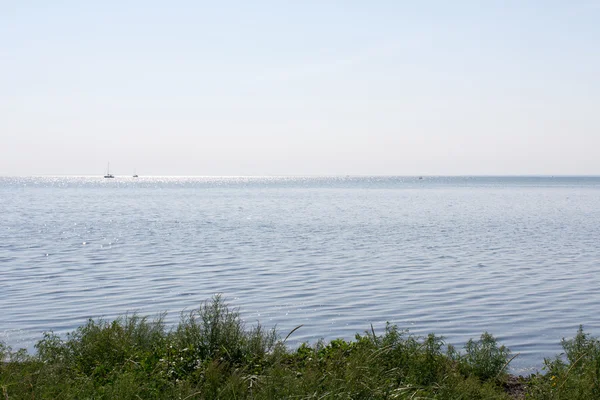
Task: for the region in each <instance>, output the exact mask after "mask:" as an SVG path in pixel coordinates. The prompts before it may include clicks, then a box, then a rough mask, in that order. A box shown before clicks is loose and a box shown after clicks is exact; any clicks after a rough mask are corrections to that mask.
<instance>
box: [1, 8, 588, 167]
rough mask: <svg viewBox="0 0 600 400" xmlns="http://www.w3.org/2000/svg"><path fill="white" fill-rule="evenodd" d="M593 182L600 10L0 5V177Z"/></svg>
mask: <svg viewBox="0 0 600 400" xmlns="http://www.w3.org/2000/svg"><path fill="white" fill-rule="evenodd" d="M108 161H110V163H111V169H112V172H114V173H115V174H116V175H119V174H123V175H130V174H131V173H132V172H133V170H134V168H136V169H137V172H138V173H139V174H140V175H327V174H335V175H346V174H361V175H362V174H369V175H371V174H376V175H430V174H436V175H461V174H477V175H485V174H509V175H512V174H600V0H587V1H585V0H573V1H564V0H560V1H553V0H544V1H542V0H540V1H533V0H532V1H526V0H512V1H511V0H502V1H500V0H498V1H481V0H477V1H461V0H456V1H447V0H443V1H422V0H418V1H416V0H411V1H401V0H389V1H383V0H382V1H376V0H374V1H364V0H361V1H352V0H345V1H341V0H340V1H332V0H329V1H328V0H302V1H290V0H278V1H261V0H253V1H248V0H239V1H235V0H230V1H227V0H225V1H210V2H209V1H191V0H190V1H169V2H167V1H151V0H150V1H149V0H144V1H141V0H140V1H127V0H119V1H116V0H114V1H113V0H103V1H80V0H54V1H46V0H38V1H35V0H0V175H30V174H95V175H100V174H102V173H103V172H104V170H105V168H106V163H107V162H108Z"/></svg>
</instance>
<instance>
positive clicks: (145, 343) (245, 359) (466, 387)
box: [0, 297, 600, 400]
mask: <svg viewBox="0 0 600 400" xmlns="http://www.w3.org/2000/svg"><path fill="white" fill-rule="evenodd" d="M290 334H293V332H291V333H290ZM288 336H289V335H288ZM286 340H287V337H280V336H278V334H277V332H275V331H274V330H267V329H264V328H263V327H262V326H260V325H258V326H252V327H247V326H245V325H244V323H243V322H242V321H241V320H240V318H239V315H238V313H237V311H236V310H232V309H230V308H229V307H228V306H227V305H226V304H224V303H223V301H222V299H221V298H220V297H215V298H214V299H212V300H211V301H207V302H206V303H204V304H202V305H201V306H200V307H199V308H198V309H197V310H194V311H191V312H189V313H186V314H183V315H182V318H181V321H180V323H179V324H178V325H177V326H176V327H174V328H172V329H167V328H166V327H165V325H164V323H163V321H162V320H161V319H160V318H159V319H158V320H152V321H151V320H148V319H146V318H142V317H139V316H136V315H133V316H126V317H123V318H121V319H118V320H115V321H88V323H87V324H86V325H84V326H82V327H80V328H79V329H77V330H76V331H74V332H73V333H71V334H69V335H68V336H67V337H66V338H60V337H58V336H56V335H53V334H46V335H45V336H44V338H43V339H42V340H40V341H39V342H38V343H37V344H36V346H35V347H36V349H37V352H36V353H35V354H33V355H30V354H27V352H25V351H24V350H20V351H12V350H11V349H10V348H8V347H6V346H4V345H1V344H0V353H1V354H0V356H1V357H2V359H3V360H5V361H4V362H2V363H1V364H0V396H1V397H0V399H3V400H7V399H182V400H183V399H514V398H527V399H586V400H587V399H600V343H599V342H598V341H597V340H596V339H594V338H591V337H589V336H588V335H587V334H585V333H584V332H583V330H582V329H580V330H579V332H577V334H576V336H575V338H573V339H571V340H563V348H564V350H565V357H563V358H556V359H552V360H550V359H547V360H545V370H544V374H539V375H534V376H531V377H528V378H516V377H513V376H510V375H508V374H507V372H506V369H507V367H508V365H509V363H510V361H511V359H512V357H513V355H511V353H510V351H509V350H508V349H506V348H505V347H504V346H501V345H499V344H498V343H497V342H496V340H495V339H494V337H493V336H492V335H490V334H488V333H484V334H483V335H481V337H480V338H479V339H477V340H470V341H469V342H468V343H466V345H465V346H464V348H462V349H455V348H454V347H452V346H445V345H444V342H443V340H442V338H441V337H439V336H435V335H429V336H427V337H416V336H413V335H410V334H409V333H408V332H405V331H401V330H399V329H398V328H397V327H395V326H391V325H388V326H387V327H386V329H385V331H384V332H382V333H381V334H377V333H376V332H375V331H374V330H373V329H371V330H369V331H367V332H365V333H364V334H362V335H361V334H357V335H356V337H355V339H354V340H353V341H345V340H341V339H338V340H333V341H331V342H328V343H325V342H318V343H316V344H313V345H308V344H304V345H302V346H300V347H299V348H297V349H289V348H288V347H286V345H285V342H286Z"/></svg>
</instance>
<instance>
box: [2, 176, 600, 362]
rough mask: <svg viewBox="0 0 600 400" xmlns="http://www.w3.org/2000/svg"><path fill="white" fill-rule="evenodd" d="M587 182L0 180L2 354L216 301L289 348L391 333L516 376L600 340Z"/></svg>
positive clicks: (596, 203) (592, 195)
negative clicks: (492, 359)
mask: <svg viewBox="0 0 600 400" xmlns="http://www.w3.org/2000/svg"><path fill="white" fill-rule="evenodd" d="M598 243H600V178H598V177H560V178H553V177H520V178H512V177H506V178H504V177H488V178H485V177H452V178H444V177H425V178H424V179H418V178H416V177H339V178H328V177H319V178H300V177H294V178H266V177H252V178H247V177H226V178H215V177H210V178H195V177H194V178H191V177H190V178H188V177H177V178H174V177H165V178H162V177H153V178H143V177H142V178H138V179H134V178H127V177H122V178H121V177H117V178H116V179H103V178H97V177H43V178H41V177H29V178H10V177H4V178H0V271H1V275H0V340H3V341H5V342H6V343H8V344H10V345H12V346H13V347H26V348H29V349H32V348H33V344H34V343H35V341H37V340H39V339H40V338H41V337H42V332H44V331H47V330H54V331H55V332H57V333H60V334H65V333H66V332H69V331H71V330H73V329H75V328H76V327H77V326H79V325H81V324H83V323H85V321H86V320H87V319H88V318H96V317H105V318H114V317H117V316H118V315H121V314H124V313H126V312H128V311H129V312H131V311H138V312H139V313H141V314H144V315H150V316H152V315H155V314H156V313H158V312H162V311H167V312H168V317H167V320H168V321H169V322H170V323H175V322H176V321H177V320H178V318H179V312H180V311H182V310H183V309H191V308H194V307H197V306H198V305H199V304H200V302H202V301H203V300H205V299H208V298H210V297H211V296H212V295H213V294H215V293H223V295H224V296H225V297H226V298H227V299H228V301H229V303H230V304H232V305H234V306H239V307H240V311H241V313H242V316H243V318H244V319H245V320H246V321H247V322H248V323H249V324H252V323H254V322H255V321H257V320H260V321H261V323H262V324H263V325H266V326H268V327H270V326H273V325H277V327H278V328H279V330H280V332H282V334H283V335H285V334H286V333H287V332H288V331H289V330H291V329H292V328H294V327H295V326H297V325H299V324H304V327H302V328H301V329H299V330H298V331H296V332H295V333H294V336H293V338H294V339H295V340H296V343H298V342H301V341H315V340H317V339H319V338H321V337H322V338H325V339H333V338H336V337H344V338H348V339H350V338H352V337H353V336H354V334H355V333H356V332H363V331H364V330H366V329H370V324H373V327H374V328H375V330H376V331H379V332H381V331H382V330H383V328H384V326H385V323H386V321H389V322H391V323H394V324H397V325H399V326H400V327H402V328H408V329H410V330H411V331H412V332H414V333H417V334H426V333H429V332H435V333H436V334H441V335H444V336H445V337H446V340H447V342H449V343H454V344H458V345H462V344H464V342H466V341H467V340H468V339H469V338H471V337H478V336H479V335H480V334H481V333H482V332H483V331H490V332H492V333H493V334H494V335H496V336H497V337H498V338H499V339H500V341H501V342H502V343H504V344H506V345H507V346H508V347H509V348H511V350H512V351H513V352H514V353H520V356H519V357H517V359H515V361H513V369H515V370H518V371H527V370H530V369H533V368H537V367H539V366H540V365H541V361H542V358H543V357H544V356H552V355H554V354H557V353H559V352H560V339H561V338H562V337H563V336H567V337H571V336H573V335H574V334H575V332H576V329H577V327H578V325H579V324H583V325H584V328H586V330H588V331H590V332H591V333H593V334H596V335H598V334H600V317H599V314H598V310H599V309H600V293H599V288H600V273H599V272H600V247H599V246H598Z"/></svg>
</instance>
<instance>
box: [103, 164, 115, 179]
mask: <svg viewBox="0 0 600 400" xmlns="http://www.w3.org/2000/svg"><path fill="white" fill-rule="evenodd" d="M104 177H105V178H114V177H115V176H114V175H113V174H111V173H110V163H108V166H107V167H106V175H104Z"/></svg>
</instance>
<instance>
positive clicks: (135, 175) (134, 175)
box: [133, 170, 138, 178]
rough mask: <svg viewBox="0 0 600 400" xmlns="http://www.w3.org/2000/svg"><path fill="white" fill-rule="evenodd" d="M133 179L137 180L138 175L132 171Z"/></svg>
mask: <svg viewBox="0 0 600 400" xmlns="http://www.w3.org/2000/svg"><path fill="white" fill-rule="evenodd" d="M133 177H134V178H137V177H138V174H136V173H135V170H133Z"/></svg>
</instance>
